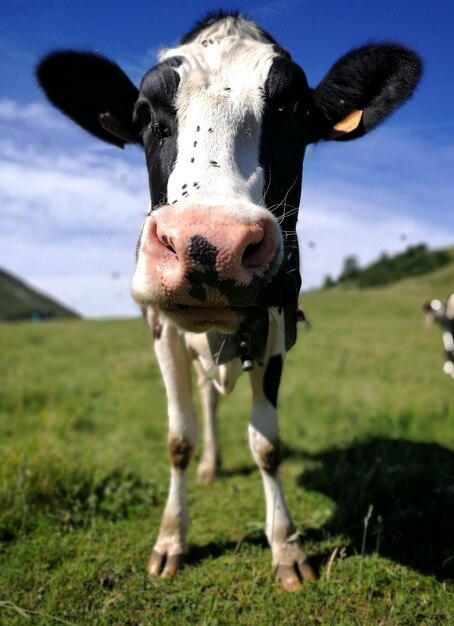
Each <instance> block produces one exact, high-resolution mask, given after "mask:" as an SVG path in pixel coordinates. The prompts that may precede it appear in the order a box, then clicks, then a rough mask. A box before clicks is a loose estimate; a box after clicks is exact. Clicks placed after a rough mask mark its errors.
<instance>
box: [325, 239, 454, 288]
mask: <svg viewBox="0 0 454 626" xmlns="http://www.w3.org/2000/svg"><path fill="white" fill-rule="evenodd" d="M453 258H454V256H453V251H452V250H451V251H450V250H429V249H428V247H427V245H426V244H424V243H420V244H418V245H414V246H408V248H407V249H406V250H405V251H404V252H399V253H397V254H395V255H394V256H388V255H387V254H386V253H383V254H382V255H381V256H380V257H379V258H378V259H377V260H376V261H374V262H373V263H370V264H369V265H367V266H366V267H360V266H359V264H358V260H357V258H356V257H355V256H353V255H352V256H347V257H346V258H345V260H344V266H343V268H342V271H341V273H340V275H339V277H338V278H337V280H333V279H332V278H331V277H330V276H327V277H326V279H325V284H324V287H326V288H330V287H333V286H335V285H346V286H352V285H353V286H357V287H360V288H365V287H379V286H381V285H390V284H392V283H395V282H397V281H400V280H402V279H405V278H408V277H411V276H421V275H423V274H428V273H430V272H432V271H434V270H436V269H438V268H441V267H444V266H445V265H447V264H449V263H450V261H452V259H453Z"/></svg>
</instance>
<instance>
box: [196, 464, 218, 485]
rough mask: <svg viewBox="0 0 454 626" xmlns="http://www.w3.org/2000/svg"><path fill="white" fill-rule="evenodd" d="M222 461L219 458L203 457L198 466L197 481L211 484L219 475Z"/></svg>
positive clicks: (202, 483)
mask: <svg viewBox="0 0 454 626" xmlns="http://www.w3.org/2000/svg"><path fill="white" fill-rule="evenodd" d="M220 469H221V461H220V460H219V459H201V460H200V463H199V464H198V466H197V482H198V483H200V484H201V485H209V484H210V483H212V482H213V480H214V479H215V478H216V476H219V473H220Z"/></svg>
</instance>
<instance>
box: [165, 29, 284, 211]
mask: <svg viewBox="0 0 454 626" xmlns="http://www.w3.org/2000/svg"><path fill="white" fill-rule="evenodd" d="M276 56H277V53H276V51H275V49H274V46H273V45H272V44H270V43H269V42H267V41H266V39H265V37H264V36H263V34H262V33H261V31H260V30H259V29H258V28H257V27H256V26H255V25H254V24H253V23H252V22H248V21H246V20H238V19H235V18H226V19H223V20H221V21H220V22H217V23H216V24H214V25H212V26H210V27H208V28H206V29H204V30H202V31H201V32H200V33H199V34H198V35H197V37H196V38H195V39H194V40H193V41H192V42H191V43H189V44H186V45H182V46H179V47H178V48H173V49H170V50H165V51H163V52H162V53H161V56H160V61H165V60H166V59H169V58H171V57H179V58H181V59H182V63H181V65H179V66H178V67H176V68H175V71H176V72H178V74H179V76H180V84H179V88H178V93H177V98H176V103H175V104H176V110H177V118H178V129H179V130H178V154H177V161H176V166H175V169H174V171H173V173H172V175H171V176H170V179H169V186H168V195H169V200H170V201H173V200H174V199H175V200H176V199H180V190H181V189H183V187H184V188H185V190H186V187H185V185H188V187H187V188H190V187H191V186H192V187H194V184H193V182H192V179H193V178H194V182H199V185H198V186H197V187H196V188H195V189H193V190H192V193H191V196H192V198H189V197H187V196H185V197H186V199H187V200H188V201H190V199H192V200H205V199H206V198H207V197H208V196H209V197H210V198H211V199H213V196H216V197H217V198H218V199H219V198H221V197H224V198H226V197H228V198H233V197H235V198H240V197H241V198H245V199H248V200H250V201H253V202H259V201H260V199H261V197H262V195H263V172H262V171H261V168H260V166H259V145H260V135H261V121H262V114H263V107H264V91H263V90H264V86H265V82H266V79H267V77H268V74H269V71H270V68H271V65H272V63H273V59H274V58H275V57H276ZM213 162H214V163H215V165H213ZM186 179H188V180H186ZM190 183H192V185H190Z"/></svg>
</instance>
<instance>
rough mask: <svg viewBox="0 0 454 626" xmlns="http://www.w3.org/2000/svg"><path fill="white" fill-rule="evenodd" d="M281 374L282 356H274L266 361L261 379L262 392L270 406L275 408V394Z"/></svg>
mask: <svg viewBox="0 0 454 626" xmlns="http://www.w3.org/2000/svg"><path fill="white" fill-rule="evenodd" d="M281 374H282V356H281V355H280V354H275V355H274V356H272V357H271V358H270V360H269V361H268V365H267V366H266V372H265V377H264V379H263V392H264V394H265V396H266V397H267V398H268V400H269V401H270V402H271V404H272V405H273V406H274V407H276V406H277V393H278V391H279V383H280V382H281Z"/></svg>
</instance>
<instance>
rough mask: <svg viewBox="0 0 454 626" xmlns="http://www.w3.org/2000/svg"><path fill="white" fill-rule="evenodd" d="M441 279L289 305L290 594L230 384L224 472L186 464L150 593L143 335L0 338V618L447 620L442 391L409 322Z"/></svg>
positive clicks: (450, 280)
mask: <svg viewBox="0 0 454 626" xmlns="http://www.w3.org/2000/svg"><path fill="white" fill-rule="evenodd" d="M453 285H454V266H453V264H451V265H449V266H446V267H445V268H443V269H441V270H438V271H437V272H434V273H433V274H430V275H426V276H424V277H420V278H417V279H416V278H415V279H411V280H407V281H404V282H402V283H399V284H396V285H394V286H392V287H389V288H382V289H374V290H364V291H361V292H358V291H356V290H353V289H351V290H346V289H345V290H341V289H338V288H335V289H332V290H329V291H323V292H313V293H309V294H307V295H306V296H305V297H304V299H303V305H304V309H305V312H306V314H307V316H308V318H309V319H310V320H311V322H312V328H311V329H310V330H309V331H302V332H301V333H300V337H299V339H298V343H297V345H296V346H295V348H294V349H293V350H292V351H291V352H290V354H289V357H288V361H287V366H286V375H285V376H284V380H283V385H282V389H281V394H280V409H281V432H282V437H283V440H284V442H285V443H286V459H285V461H284V463H283V465H282V475H283V481H284V483H285V488H286V493H287V498H288V501H289V504H290V507H291V510H292V513H293V516H294V518H295V521H296V523H297V524H298V526H299V527H300V529H301V530H303V531H304V533H305V536H306V547H307V551H308V552H309V553H310V555H311V556H312V558H313V560H314V562H315V564H316V565H317V566H318V567H319V570H320V580H319V581H318V582H317V583H315V584H308V585H306V586H305V587H304V589H303V591H302V592H301V593H297V594H286V593H284V592H283V591H281V590H280V588H279V587H278V586H277V585H276V584H275V583H274V582H273V578H272V572H271V569H270V553H269V550H268V548H266V546H265V542H264V539H263V526H264V525H263V521H264V502H263V494H262V488H261V481H260V476H259V474H258V472H257V471H256V470H255V469H254V466H253V463H252V461H251V457H250V454H249V451H248V446H247V436H246V425H247V420H248V413H249V409H250V395H249V390H248V381H247V378H246V377H244V378H242V379H241V380H240V381H239V384H238V386H237V389H236V390H235V392H234V395H233V397H231V398H227V399H224V401H223V402H222V404H221V415H220V434H221V443H222V454H223V459H224V468H225V472H224V475H223V476H222V477H221V478H220V479H219V480H218V481H216V482H215V483H214V484H213V485H211V486H208V487H201V486H198V485H196V483H195V464H193V465H192V466H191V469H190V481H189V484H190V507H191V517H192V524H191V529H190V535H189V542H190V554H189V562H188V564H187V565H186V567H185V568H184V569H183V571H182V572H181V573H180V575H179V576H178V577H177V578H176V579H175V580H174V581H171V582H169V581H161V580H152V579H148V578H147V577H146V575H145V569H144V568H145V563H146V560H147V557H148V555H149V552H150V550H151V547H152V545H153V541H154V539H155V537H156V534H157V530H158V527H159V521H160V515H161V511H162V507H163V504H164V502H165V497H166V490H167V484H168V461H167V454H166V444H165V441H166V417H165V416H166V408H165V400H164V394H163V388H162V383H161V379H160V376H159V373H158V370H157V366H156V363H155V361H154V357H153V356H152V355H151V352H150V340H149V337H148V334H147V330H146V328H145V327H144V323H143V321H142V320H127V321H102V322H101V321H82V320H74V321H66V322H51V323H47V324H35V325H33V324H28V323H20V324H3V325H0V346H1V352H0V458H1V465H0V623H1V624H2V625H3V624H5V625H8V626H9V625H19V624H20V625H22V624H33V626H34V625H38V626H47V625H52V624H77V625H78V626H82V625H83V626H85V625H89V626H92V625H98V624H99V625H115V626H117V625H131V626H138V625H140V624H143V625H148V624H160V625H161V624H178V625H181V624H206V625H210V626H211V625H213V626H214V625H215V624H216V625H217V624H229V625H230V624H249V625H251V626H252V625H254V626H255V625H268V624H273V625H274V624H276V625H279V626H280V625H281V624H285V625H287V624H288V625H290V624H327V625H336V626H337V625H344V624H345V625H350V624H352V625H353V624H364V625H367V626H369V625H378V624H381V625H395V626H402V625H407V624H408V625H409V626H410V625H414V624H418V625H420V624H431V625H432V624H433V625H437V626H438V625H439V624H452V623H454V583H453V581H454V452H453V450H454V428H453V426H454V393H453V392H454V381H453V380H452V379H449V378H448V377H447V376H445V375H443V374H442V371H441V367H442V347H441V337H440V331H439V329H437V328H434V329H433V330H432V331H427V330H425V329H424V327H423V322H422V310H421V305H422V303H423V302H424V301H425V300H428V299H430V298H433V297H442V298H443V297H446V296H447V295H448V292H449V290H450V289H451V290H452V286H453ZM233 503H235V505H233ZM371 506H372V507H373V508H372V509H371V508H370V507H371ZM368 511H369V512H370V517H369V519H368V525H367V529H366V532H365V525H364V519H365V516H366V515H367V514H368ZM363 543H364V546H363Z"/></svg>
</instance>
